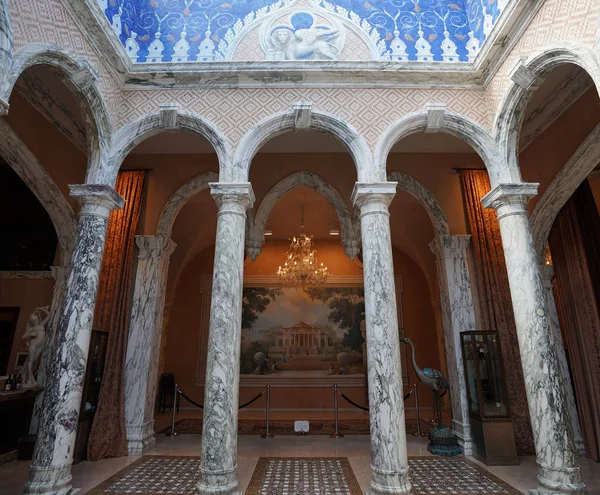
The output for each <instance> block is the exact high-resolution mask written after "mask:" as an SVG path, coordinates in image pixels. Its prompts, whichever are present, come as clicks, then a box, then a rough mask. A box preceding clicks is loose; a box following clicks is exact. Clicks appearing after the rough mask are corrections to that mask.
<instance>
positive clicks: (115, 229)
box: [87, 171, 146, 461]
mask: <svg viewBox="0 0 600 495" xmlns="http://www.w3.org/2000/svg"><path fill="white" fill-rule="evenodd" d="M145 176H146V172H144V171H126V172H120V173H119V175H118V177H117V182H116V185H115V190H116V191H117V192H118V193H119V194H120V195H121V196H123V197H124V198H125V199H126V201H127V202H126V203H125V207H124V208H123V209H122V210H115V211H113V212H112V213H111V214H110V221H109V224H108V230H107V234H106V243H105V246H104V257H103V258H102V269H101V271H100V280H99V285H98V297H97V300H96V312H95V315H94V327H93V328H94V330H99V331H103V332H108V333H109V337H108V343H107V350H106V359H105V362H106V366H105V368H104V375H103V378H102V385H101V387H100V396H99V399H98V408H97V409H96V414H95V416H94V422H93V425H92V430H91V432H90V437H89V440H88V448H87V451H88V459H89V460H91V461H97V460H100V459H105V458H108V457H120V456H124V455H127V435H126V431H125V406H124V400H125V399H124V381H125V353H126V350H127V332H128V329H129V317H130V305H131V284H132V271H133V251H134V247H135V232H136V229H137V224H138V220H139V218H140V210H141V203H142V190H143V187H144V179H145Z"/></svg>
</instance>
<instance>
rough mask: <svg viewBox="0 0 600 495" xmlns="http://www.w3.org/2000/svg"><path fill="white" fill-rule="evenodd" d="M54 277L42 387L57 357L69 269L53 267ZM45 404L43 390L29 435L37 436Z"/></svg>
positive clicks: (42, 370) (32, 418) (41, 373)
mask: <svg viewBox="0 0 600 495" xmlns="http://www.w3.org/2000/svg"><path fill="white" fill-rule="evenodd" d="M52 277H54V292H53V293H52V303H51V304H50V309H51V311H52V316H51V317H50V321H49V322H48V325H47V327H46V343H45V344H44V352H43V354H42V360H41V361H40V367H39V370H38V375H37V379H36V381H37V383H38V385H40V386H41V387H44V386H45V383H46V377H47V376H48V371H49V367H50V366H51V364H52V363H51V361H52V359H53V358H54V357H55V356H56V338H57V332H56V325H57V324H58V320H59V317H60V310H61V306H62V302H63V297H64V294H65V281H66V277H67V268H66V267H64V266H53V267H52ZM43 404H44V391H43V390H42V391H41V392H40V393H39V394H38V395H37V397H36V398H35V404H34V406H33V413H32V415H31V422H30V423H29V434H30V435H37V432H38V429H39V426H40V416H41V414H42V407H43Z"/></svg>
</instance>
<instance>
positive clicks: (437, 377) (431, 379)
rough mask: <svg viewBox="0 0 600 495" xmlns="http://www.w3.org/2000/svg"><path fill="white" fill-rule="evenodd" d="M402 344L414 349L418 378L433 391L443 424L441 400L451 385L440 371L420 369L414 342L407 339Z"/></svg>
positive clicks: (440, 422)
mask: <svg viewBox="0 0 600 495" xmlns="http://www.w3.org/2000/svg"><path fill="white" fill-rule="evenodd" d="M400 342H404V343H405V344H408V345H409V346H410V348H411V349H412V364H413V368H414V370H415V373H416V374H417V378H418V379H419V381H420V382H421V383H424V384H425V385H427V386H428V387H430V388H431V390H432V391H433V399H434V403H435V404H434V407H435V409H436V413H437V415H438V422H439V424H442V401H441V400H440V398H441V397H443V396H444V395H445V394H446V392H448V388H449V384H448V380H446V377H445V376H444V375H443V373H442V372H441V371H439V370H436V369H433V368H423V369H421V368H419V366H418V365H417V361H416V359H415V346H414V344H413V343H412V340H410V339H407V338H401V339H400Z"/></svg>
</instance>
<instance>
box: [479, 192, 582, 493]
mask: <svg viewBox="0 0 600 495" xmlns="http://www.w3.org/2000/svg"><path fill="white" fill-rule="evenodd" d="M537 188H538V184H530V183H521V184H501V185H499V186H497V187H496V188H495V189H493V190H492V191H490V192H489V193H488V194H487V195H486V196H485V197H484V198H483V199H482V201H483V204H484V205H485V206H486V207H487V208H494V209H495V210H496V211H497V212H498V221H499V223H500V232H501V234H502V245H503V247H504V257H505V259H506V267H507V271H508V282H509V285H510V293H511V297H512V303H513V310H514V315H515V323H516V327H517V338H518V340H519V350H520V353H521V361H522V365H523V375H524V378H525V389H526V392H527V402H528V405H529V414H530V417H531V427H532V430H533V438H534V443H535V450H536V455H537V464H538V487H537V488H536V489H535V490H531V491H530V493H533V494H536V495H558V494H581V493H585V485H584V483H583V480H582V478H581V470H580V467H579V464H578V460H577V454H576V451H575V443H574V440H573V433H572V430H571V424H570V419H569V413H568V410H567V398H566V394H565V390H564V387H563V381H562V378H561V373H560V366H559V364H558V359H557V355H556V348H555V346H554V344H553V342H552V334H551V331H550V322H549V318H548V309H547V304H546V296H545V289H544V287H543V284H542V278H541V276H540V270H539V266H538V263H537V257H536V253H535V249H534V247H533V237H532V235H531V226H530V223H529V217H528V213H527V203H528V202H529V199H530V198H531V197H533V196H535V195H536V194H537Z"/></svg>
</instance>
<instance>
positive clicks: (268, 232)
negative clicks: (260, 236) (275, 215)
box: [265, 225, 273, 235]
mask: <svg viewBox="0 0 600 495" xmlns="http://www.w3.org/2000/svg"><path fill="white" fill-rule="evenodd" d="M265 235H273V229H272V228H271V225H267V226H265Z"/></svg>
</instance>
